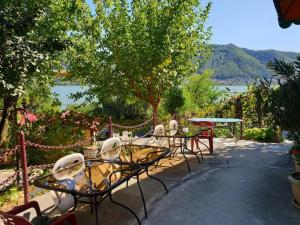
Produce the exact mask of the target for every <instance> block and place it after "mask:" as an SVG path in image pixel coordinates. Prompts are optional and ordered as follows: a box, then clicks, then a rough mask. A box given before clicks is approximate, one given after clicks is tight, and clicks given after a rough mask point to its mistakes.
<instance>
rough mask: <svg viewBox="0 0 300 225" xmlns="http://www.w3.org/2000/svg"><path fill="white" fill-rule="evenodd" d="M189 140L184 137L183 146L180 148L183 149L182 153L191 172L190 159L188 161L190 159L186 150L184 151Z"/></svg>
mask: <svg viewBox="0 0 300 225" xmlns="http://www.w3.org/2000/svg"><path fill="white" fill-rule="evenodd" d="M188 140H189V139H188V138H185V139H184V142H183V146H182V147H181V148H180V149H181V154H182V155H183V157H184V160H185V162H186V165H187V167H188V171H189V173H190V172H191V168H190V164H189V161H188V159H187V158H186V156H185V152H184V149H185V148H187V142H188Z"/></svg>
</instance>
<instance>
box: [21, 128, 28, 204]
mask: <svg viewBox="0 0 300 225" xmlns="http://www.w3.org/2000/svg"><path fill="white" fill-rule="evenodd" d="M20 150H21V159H22V165H21V167H22V177H23V190H24V203H27V202H29V194H28V186H29V183H28V171H27V157H26V144H25V134H24V132H23V131H20Z"/></svg>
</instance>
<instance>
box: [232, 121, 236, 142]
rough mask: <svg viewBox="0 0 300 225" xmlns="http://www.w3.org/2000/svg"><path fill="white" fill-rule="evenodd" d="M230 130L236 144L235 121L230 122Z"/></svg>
mask: <svg viewBox="0 0 300 225" xmlns="http://www.w3.org/2000/svg"><path fill="white" fill-rule="evenodd" d="M232 132H233V138H234V142H235V144H236V142H237V137H236V123H233V124H232Z"/></svg>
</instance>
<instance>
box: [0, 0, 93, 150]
mask: <svg viewBox="0 0 300 225" xmlns="http://www.w3.org/2000/svg"><path fill="white" fill-rule="evenodd" d="M87 10H88V7H87V6H86V5H85V4H84V3H82V2H79V1H77V0H73V1H68V0H61V1H56V0H33V1H27V0H20V1H14V0H6V1H1V2H0V52H1V54H0V98H1V99H2V100H3V108H4V110H3V112H2V118H1V122H0V145H2V144H3V143H4V142H5V141H6V138H7V131H8V124H9V120H10V119H11V117H12V114H13V111H15V108H16V104H17V102H18V99H19V96H21V95H23V94H24V91H25V89H26V87H27V86H28V85H29V84H30V83H31V82H32V81H33V80H35V81H37V85H39V86H43V85H47V84H49V82H50V81H51V80H53V79H52V78H53V75H54V72H53V69H54V68H56V67H57V65H58V66H60V64H61V62H60V61H61V60H57V59H58V58H57V57H58V56H59V54H58V53H60V52H61V51H62V50H64V49H65V48H66V47H67V46H68V45H69V44H70V39H71V35H72V32H74V30H75V31H76V30H77V28H80V26H81V25H82V19H81V18H82V15H85V14H84V13H83V12H86V11H87Z"/></svg>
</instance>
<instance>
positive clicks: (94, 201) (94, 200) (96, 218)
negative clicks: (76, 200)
mask: <svg viewBox="0 0 300 225" xmlns="http://www.w3.org/2000/svg"><path fill="white" fill-rule="evenodd" d="M93 204H94V207H95V220H96V225H99V223H98V202H97V197H94V199H93Z"/></svg>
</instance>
